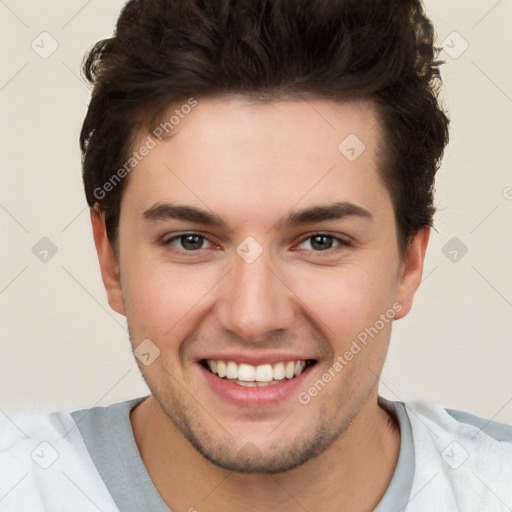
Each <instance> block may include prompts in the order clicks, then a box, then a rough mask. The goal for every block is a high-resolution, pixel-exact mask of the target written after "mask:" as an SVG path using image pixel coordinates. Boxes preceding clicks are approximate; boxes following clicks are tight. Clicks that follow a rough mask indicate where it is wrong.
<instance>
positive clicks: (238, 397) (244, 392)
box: [198, 364, 313, 408]
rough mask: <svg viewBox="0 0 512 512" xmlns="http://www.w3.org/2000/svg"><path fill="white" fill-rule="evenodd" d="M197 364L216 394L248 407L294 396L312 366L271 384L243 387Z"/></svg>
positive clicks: (276, 401) (276, 402)
mask: <svg viewBox="0 0 512 512" xmlns="http://www.w3.org/2000/svg"><path fill="white" fill-rule="evenodd" d="M198 366H199V367H200V368H201V371H202V373H203V375H204V378H205V380H206V382H207V383H208V385H209V386H210V387H211V389H212V390H213V391H214V392H215V393H216V394H217V395H218V396H220V397H221V398H222V399H223V400H225V401H227V402H230V403H231V404H233V405H236V406H237V407H249V408H258V407H272V406H274V405H277V404H279V403H281V402H284V401H285V400H287V399H289V398H292V397H296V396H297V395H298V388H299V387H300V386H301V384H303V382H304V379H305V378H306V377H307V375H308V374H309V372H310V371H311V369H312V368H313V367H312V366H309V367H307V368H306V369H305V370H304V371H303V372H302V373H301V374H300V375H299V376H298V377H294V378H293V379H290V380H284V381H283V382H280V383H279V384H274V385H272V386H265V387H245V386H239V385H238V384H235V383H233V382H231V381H229V380H227V379H221V378H220V377H217V376H216V375H214V374H213V373H211V372H209V371H208V370H207V369H206V368H204V366H203V365H201V364H198Z"/></svg>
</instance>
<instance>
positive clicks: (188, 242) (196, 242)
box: [181, 235, 203, 249]
mask: <svg viewBox="0 0 512 512" xmlns="http://www.w3.org/2000/svg"><path fill="white" fill-rule="evenodd" d="M181 243H182V245H183V247H184V248H185V249H200V248H201V245H202V243H203V237H202V236H198V235H186V236H183V237H182V238H181Z"/></svg>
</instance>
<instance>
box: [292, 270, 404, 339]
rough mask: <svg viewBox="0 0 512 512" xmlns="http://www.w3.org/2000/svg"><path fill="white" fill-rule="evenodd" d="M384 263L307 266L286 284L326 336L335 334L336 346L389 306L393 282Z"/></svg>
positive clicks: (383, 334) (390, 304)
mask: <svg viewBox="0 0 512 512" xmlns="http://www.w3.org/2000/svg"><path fill="white" fill-rule="evenodd" d="M385 263H386V262H382V261H381V262H380V265H379V266H378V267H376V266H375V262H373V263H368V264H364V265H363V264H359V265H356V264H352V265H347V266H343V267H336V268H330V269H326V268H324V269H319V268H316V269H315V268H311V269H309V270H306V271H304V272H303V273H301V274H300V279H296V278H295V283H294V284H293V285H291V286H290V287H291V288H292V289H293V290H294V292H295V293H296V294H297V296H298V297H299V298H300V299H301V300H302V301H303V303H304V304H305V305H306V306H307V309H306V311H307V310H309V311H311V312H312V318H313V319H316V323H317V325H318V327H319V328H320V329H322V331H323V332H324V333H325V334H326V336H328V337H329V338H331V339H332V338H333V337H335V339H336V342H337V343H338V344H339V345H340V346H339V347H337V348H338V349H342V348H344V345H346V344H347V343H350V340H352V339H355V338H356V337H357V335H358V334H359V333H360V332H362V331H364V329H365V328H368V327H371V326H373V325H374V324H375V322H376V321H377V320H378V319H379V317H380V315H381V314H385V313H386V312H389V310H390V309H392V305H393V302H394V296H395V294H394V290H395V289H396V283H395V279H394V278H393V273H392V271H391V269H392V266H391V265H386V264H385ZM388 314H390V313H388ZM379 325H380V324H379ZM388 327H390V325H389V326H388V324H387V323H386V328H384V329H381V330H382V331H383V332H382V333H381V334H382V336H385V335H386V332H389V330H388Z"/></svg>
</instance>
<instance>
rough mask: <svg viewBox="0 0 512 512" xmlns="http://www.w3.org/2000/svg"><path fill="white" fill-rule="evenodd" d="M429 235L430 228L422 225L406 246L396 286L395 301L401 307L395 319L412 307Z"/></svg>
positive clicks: (405, 313) (420, 276) (421, 272)
mask: <svg viewBox="0 0 512 512" xmlns="http://www.w3.org/2000/svg"><path fill="white" fill-rule="evenodd" d="M429 237H430V228H429V227H424V228H422V229H420V230H419V231H418V233H417V234H416V235H415V236H414V238H413V239H412V240H411V242H410V244H409V246H408V248H407V252H406V254H405V258H404V261H403V262H402V266H401V270H400V279H399V281H398V288H397V302H398V303H400V305H401V306H402V309H401V310H400V312H397V314H396V315H395V320H398V319H400V318H403V317H404V316H405V315H407V313H409V311H410V310H411V308H412V300H413V297H414V294H415V293H416V290H417V289H418V287H419V285H420V284H421V278H422V275H423V262H424V260H425V252H426V250H427V245H428V240H429Z"/></svg>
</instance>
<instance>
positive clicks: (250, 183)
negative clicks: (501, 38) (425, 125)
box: [110, 97, 412, 472]
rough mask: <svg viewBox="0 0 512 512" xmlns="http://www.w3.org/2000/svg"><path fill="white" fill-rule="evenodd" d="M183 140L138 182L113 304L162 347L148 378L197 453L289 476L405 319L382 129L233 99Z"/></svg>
mask: <svg viewBox="0 0 512 512" xmlns="http://www.w3.org/2000/svg"><path fill="white" fill-rule="evenodd" d="M181 123H182V124H181V126H179V127H178V128H177V129H176V130H175V133H174V135H173V136H172V137H171V138H169V139H167V140H164V141H163V142H160V143H158V144H157V146H156V147H155V148H154V149H152V150H151V151H150V152H149V154H148V156H146V157H145V158H144V159H143V161H142V162H141V163H140V164H138V166H137V167H136V168H135V169H134V170H133V171H132V173H131V175H130V180H129V183H128V185H127V188H126V190H125V192H124V196H123V199H122V205H121V214H120V225H119V255H120V259H119V270H120V281H121V284H120V292H122V300H117V301H116V299H115V297H114V298H112V297H113V295H112V293H110V303H111V305H112V306H113V307H114V309H116V310H118V311H119V312H121V313H124V314H126V316H127V319H128V325H129V330H130V335H131V340H132V343H133V345H134V347H137V346H138V345H139V344H140V343H141V342H142V341H143V340H147V339H149V340H151V343H152V344H154V346H156V347H158V349H159V351H160V355H159V356H158V357H157V358H156V359H155V360H154V361H153V362H152V363H151V364H149V365H148V366H145V365H142V364H141V365H140V367H141V370H142V372H143V375H144V378H145V380H146V381H147V383H148V385H149V387H150V389H151V392H152V395H153V396H154V397H155V399H156V400H157V401H158V403H159V404H160V406H161V408H162V409H163V411H165V413H166V415H167V416H168V417H169V418H170V419H171V420H172V422H173V423H174V425H175V426H176V427H177V428H178V429H179V430H180V431H181V432H182V433H183V434H184V435H185V436H186V437H187V438H188V439H189V441H191V442H192V443H193V445H194V446H195V447H196V448H197V449H198V450H199V451H200V453H202V454H203V455H204V456H205V457H206V458H208V459H210V460H212V461H214V462H215V463H217V464H219V465H221V466H223V467H226V468H229V469H232V470H238V471H263V472H275V471H283V470H288V469H291V468H293V467H296V466H297V465H299V464H301V463H303V462H305V461H306V460H308V459H309V458H311V457H312V456H314V455H316V454H318V453H321V452H322V451H324V450H325V449H326V448H327V447H328V446H330V445H331V443H333V442H334V441H335V439H337V438H338V437H339V435H340V434H341V433H343V432H344V431H345V430H346V429H347V428H349V425H350V424H351V422H352V420H353V419H354V418H355V417H357V415H358V413H361V414H362V411H364V410H365V407H366V406H367V404H369V403H370V401H374V399H375V396H376V393H377V383H378V376H379V374H380V372H381V369H382V365H383V362H384V358H385V355H386V351H387V347H388V342H389V338H390V333H391V321H390V319H391V318H392V316H393V314H394V313H397V314H396V315H395V318H398V317H400V316H403V314H405V313H406V312H407V311H408V309H409V307H410V303H409V302H410V296H411V292H412V290H411V286H410V285H407V284H404V281H405V278H404V263H403V261H402V260H401V259H400V257H399V253H398V244H397V233H396V228H395V219H394V214H393V207H392V203H391V199H390V195H389V193H388V191H387V189H386V187H385V186H384V184H383V182H382V179H381V178H380V176H379V173H378V166H379V157H378V154H377V148H378V144H379V142H380V138H381V131H380V126H379V124H378V123H377V121H376V117H375V112H374V110H373V108H372V107H371V106H370V105H369V104H364V103H356V102H347V103H342V104H340V103H334V102H329V101H320V100H316V101H309V102H306V101H293V102H292V101H290V102H284V101H283V102H274V103H270V104H267V105H261V104H260V105H257V104H255V103H250V102H248V101H246V100H242V99H239V98H238V99H237V98H234V97H233V98H229V99H226V98H224V99H210V100H199V101H198V105H197V106H196V107H195V108H194V109H193V111H192V113H191V114H189V115H188V117H187V118H186V119H185V120H183V121H182V122H181ZM355 136H356V137H357V139H359V141H360V142H359V141H358V140H357V139H356V138H355ZM146 137H147V134H146V135H141V139H140V141H142V142H143V141H144V140H145V138H146ZM347 137H349V139H347ZM345 139H347V142H345V143H344V144H342V145H341V149H339V146H340V143H342V142H343V141H345ZM142 142H141V144H142ZM361 143H363V144H364V145H365V147H366V149H364V151H363V152H362V153H361V154H360V155H359V156H358V153H359V152H360V151H361V150H362V149H363V146H362V145H361ZM351 148H354V151H352V150H351ZM134 149H136V147H135V148H134ZM354 157H357V158H355V159H354ZM399 311H401V312H399ZM383 317H386V318H388V320H387V321H385V320H383ZM365 329H366V330H365ZM361 333H366V344H365V343H363V342H362V341H361V340H362V339H364V338H365V336H364V335H361ZM369 333H371V334H369ZM358 336H359V338H358ZM354 342H356V344H357V346H358V347H359V349H358V348H356V345H354ZM145 343H148V342H145ZM148 346H149V347H153V345H151V344H150V345H148ZM152 351H154V353H157V351H156V349H154V348H152V349H151V350H150V351H149V352H150V353H153V352H152ZM347 352H351V353H352V357H350V355H348V356H347ZM148 357H149V356H146V358H148ZM340 358H341V359H340ZM336 362H338V365H336ZM228 363H229V364H228ZM233 363H234V364H233ZM225 365H227V369H226V370H224V369H223V367H224V366H225ZM340 365H341V366H340ZM293 366H296V367H297V369H298V370H299V371H297V373H299V372H300V370H301V369H302V368H303V367H304V369H303V371H302V373H300V375H298V376H296V377H293V378H287V377H286V372H287V371H288V372H291V368H292V367H293ZM259 367H261V368H259ZM209 368H210V369H209ZM211 368H213V370H214V371H215V370H216V371H217V373H219V372H220V375H221V376H219V375H218V374H217V375H216V374H214V373H212V371H211ZM294 370H295V368H294ZM224 371H227V372H228V375H227V377H232V378H231V379H228V378H227V377H226V376H224V377H222V375H223V373H224ZM283 373H284V374H285V375H283ZM326 375H330V377H331V378H330V379H329V377H328V376H327V377H326ZM288 376H291V373H288ZM255 379H256V380H257V382H256V381H255ZM269 379H272V382H270V383H269V382H268V380H269ZM319 379H320V380H321V381H322V382H323V385H322V384H321V383H320V384H318V381H319ZM326 381H328V382H326ZM315 383H317V384H316V387H315ZM312 388H314V389H316V392H315V391H314V389H313V391H312ZM173 428H174V427H173Z"/></svg>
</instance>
